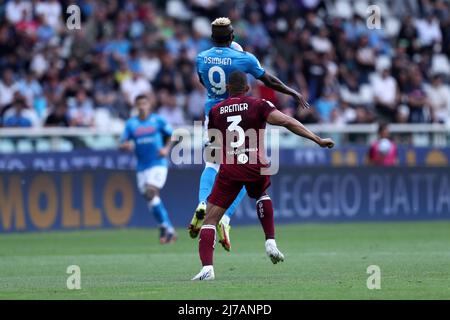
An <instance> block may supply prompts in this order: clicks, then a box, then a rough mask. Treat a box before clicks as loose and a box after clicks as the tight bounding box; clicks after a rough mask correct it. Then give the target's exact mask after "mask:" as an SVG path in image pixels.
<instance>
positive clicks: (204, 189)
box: [198, 167, 217, 202]
mask: <svg viewBox="0 0 450 320" xmlns="http://www.w3.org/2000/svg"><path fill="white" fill-rule="evenodd" d="M216 175H217V171H216V170H214V168H211V167H205V168H204V169H203V172H202V176H201V177H200V187H199V188H198V202H202V201H203V202H206V199H208V196H209V195H210V193H211V190H212V187H213V185H214V181H215V180H216Z"/></svg>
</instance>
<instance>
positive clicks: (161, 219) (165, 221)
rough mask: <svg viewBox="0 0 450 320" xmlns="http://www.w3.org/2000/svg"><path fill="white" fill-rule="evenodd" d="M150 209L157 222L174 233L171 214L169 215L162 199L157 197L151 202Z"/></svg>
mask: <svg viewBox="0 0 450 320" xmlns="http://www.w3.org/2000/svg"><path fill="white" fill-rule="evenodd" d="M149 208H150V210H152V212H153V215H154V216H155V219H156V221H158V223H159V224H160V225H162V226H163V227H166V228H167V229H168V231H173V230H174V229H173V225H172V222H171V221H170V219H169V214H168V213H167V210H166V207H165V206H164V204H163V203H162V201H161V198H160V197H155V198H153V200H152V201H151V202H149Z"/></svg>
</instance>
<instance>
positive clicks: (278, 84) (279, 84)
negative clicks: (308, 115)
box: [259, 72, 309, 109]
mask: <svg viewBox="0 0 450 320" xmlns="http://www.w3.org/2000/svg"><path fill="white" fill-rule="evenodd" d="M259 80H261V81H262V83H264V85H265V86H266V87H269V88H271V89H273V90H275V91H278V92H281V93H284V94H287V95H290V96H291V97H293V98H294V99H295V101H296V102H297V103H298V105H299V106H300V107H301V108H304V109H307V108H309V103H308V101H306V99H305V98H304V97H303V95H302V94H301V93H299V92H297V91H295V90H294V89H292V88H290V87H288V86H287V85H285V84H284V83H283V81H281V80H280V79H278V78H277V77H275V76H274V75H272V74H270V73H268V72H265V73H264V74H263V75H262V76H261V77H260V78H259Z"/></svg>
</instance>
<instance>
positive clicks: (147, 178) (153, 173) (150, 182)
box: [137, 166, 167, 193]
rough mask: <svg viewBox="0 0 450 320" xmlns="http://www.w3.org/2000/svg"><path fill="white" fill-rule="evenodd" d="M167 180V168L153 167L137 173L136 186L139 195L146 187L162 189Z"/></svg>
mask: <svg viewBox="0 0 450 320" xmlns="http://www.w3.org/2000/svg"><path fill="white" fill-rule="evenodd" d="M166 179H167V167H165V166H154V167H151V168H148V169H146V170H144V171H140V172H138V173H137V185H138V188H139V191H140V192H141V193H145V192H146V190H147V187H148V186H154V187H156V188H158V189H162V187H164V184H165V183H166Z"/></svg>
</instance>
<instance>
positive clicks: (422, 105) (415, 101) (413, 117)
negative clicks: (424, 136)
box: [407, 69, 431, 123]
mask: <svg viewBox="0 0 450 320" xmlns="http://www.w3.org/2000/svg"><path fill="white" fill-rule="evenodd" d="M410 77H411V85H410V88H409V90H408V92H407V103H408V107H409V118H408V119H409V120H408V121H409V122H411V123H425V122H430V117H431V116H430V110H429V109H428V105H427V102H428V101H427V95H426V93H425V88H424V84H423V79H422V74H421V73H420V71H418V70H417V69H416V70H414V71H411V75H410Z"/></svg>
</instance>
